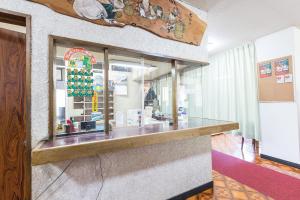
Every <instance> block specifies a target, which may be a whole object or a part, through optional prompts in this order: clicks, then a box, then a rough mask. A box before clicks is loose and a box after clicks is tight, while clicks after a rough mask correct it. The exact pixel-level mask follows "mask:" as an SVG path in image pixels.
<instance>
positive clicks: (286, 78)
mask: <svg viewBox="0 0 300 200" xmlns="http://www.w3.org/2000/svg"><path fill="white" fill-rule="evenodd" d="M284 82H285V83H292V82H293V74H285V75H284Z"/></svg>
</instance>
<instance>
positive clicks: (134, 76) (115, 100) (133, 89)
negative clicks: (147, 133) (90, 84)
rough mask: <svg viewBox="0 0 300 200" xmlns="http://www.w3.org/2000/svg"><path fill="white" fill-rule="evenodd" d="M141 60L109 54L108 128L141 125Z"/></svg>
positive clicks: (142, 72) (142, 68)
mask: <svg viewBox="0 0 300 200" xmlns="http://www.w3.org/2000/svg"><path fill="white" fill-rule="evenodd" d="M143 74H144V65H143V61H142V59H141V58H136V57H130V56H122V55H119V54H113V53H110V54H109V86H110V97H109V108H110V113H109V116H110V126H112V127H113V128H119V127H133V126H135V127H137V126H142V125H143V119H142V116H143V115H142V112H143V109H142V108H143V82H144V80H143V78H144V76H143Z"/></svg>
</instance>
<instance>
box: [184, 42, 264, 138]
mask: <svg viewBox="0 0 300 200" xmlns="http://www.w3.org/2000/svg"><path fill="white" fill-rule="evenodd" d="M209 63H210V65H209V66H207V67H202V68H198V69H195V70H192V71H187V72H184V73H183V74H182V77H181V80H182V82H183V84H184V85H186V86H187V87H188V85H190V86H191V85H194V87H197V89H196V90H198V88H199V87H201V92H195V93H194V95H193V96H191V98H189V107H190V108H192V109H193V113H192V115H190V114H189V116H190V117H194V116H199V117H203V118H209V119H220V120H227V121H237V122H239V124H240V130H239V131H235V132H237V133H240V134H242V135H243V136H244V137H245V138H250V139H256V140H260V132H259V114H258V100H257V76H256V62H255V46H254V44H252V43H251V44H245V45H243V46H241V47H237V48H234V49H231V50H228V51H226V52H223V53H220V54H217V55H215V56H213V57H211V58H210V59H209ZM200 97H201V98H202V105H199V100H197V101H191V99H194V100H195V99H196V98H197V99H199V98H200ZM196 103H197V104H198V105H196ZM195 112H196V113H197V114H195Z"/></svg>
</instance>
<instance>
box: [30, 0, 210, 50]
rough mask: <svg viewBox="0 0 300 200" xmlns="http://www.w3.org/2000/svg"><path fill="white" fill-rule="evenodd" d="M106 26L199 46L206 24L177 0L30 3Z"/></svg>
mask: <svg viewBox="0 0 300 200" xmlns="http://www.w3.org/2000/svg"><path fill="white" fill-rule="evenodd" d="M28 1H32V2H36V3H40V4H43V5H46V6H48V7H49V8H51V9H53V10H54V11H56V12H58V13H61V14H64V15H68V16H71V17H76V18H79V19H83V20H86V21H89V22H92V23H96V24H99V25H107V26H118V27H124V26H126V25H132V26H137V27H140V28H143V29H145V30H148V31H150V32H152V33H154V34H156V35H158V36H161V37H163V38H168V39H172V40H176V41H181V42H185V43H189V44H193V45H200V43H201V40H202V37H203V35H204V32H205V30H206V23H205V22H204V21H202V20H201V19H200V18H199V17H198V16H197V15H196V14H195V13H194V12H192V11H191V10H189V9H187V8H186V7H184V6H183V5H182V4H181V3H179V2H177V1H175V0H28Z"/></svg>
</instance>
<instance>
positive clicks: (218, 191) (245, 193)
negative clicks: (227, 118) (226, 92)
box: [188, 134, 300, 200]
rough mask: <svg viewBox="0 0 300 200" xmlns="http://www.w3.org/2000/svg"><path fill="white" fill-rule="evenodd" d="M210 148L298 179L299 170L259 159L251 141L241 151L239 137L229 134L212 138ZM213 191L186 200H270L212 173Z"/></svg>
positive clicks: (299, 175) (218, 174)
mask: <svg viewBox="0 0 300 200" xmlns="http://www.w3.org/2000/svg"><path fill="white" fill-rule="evenodd" d="M212 147H213V149H214V150H217V151H220V152H223V153H226V154H229V155H232V156H235V157H237V158H240V159H243V160H246V161H248V162H253V163H256V164H258V165H261V166H263V167H267V168H269V169H272V170H275V171H278V172H280V173H284V174H288V175H290V176H293V177H295V178H299V179H300V169H296V168H293V167H289V166H286V165H283V164H279V163H276V162H273V161H269V160H265V159H262V158H260V157H259V153H258V152H259V149H258V148H257V149H256V150H255V151H254V149H253V147H252V142H251V140H249V141H248V140H246V141H245V145H244V149H243V151H241V137H239V136H234V135H230V134H221V135H217V136H213V138H212ZM213 180H214V190H212V189H210V190H207V191H205V192H203V193H201V194H199V195H196V196H194V197H191V198H189V199H188V200H210V199H214V200H235V199H236V200H260V199H261V200H264V199H268V200H269V199H271V198H269V197H266V196H265V195H263V194H261V193H259V192H257V191H255V190H254V189H252V188H250V187H248V186H246V185H243V184H241V183H239V182H237V181H235V180H233V179H231V178H229V177H226V176H224V175H222V174H220V173H218V172H215V171H213Z"/></svg>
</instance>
